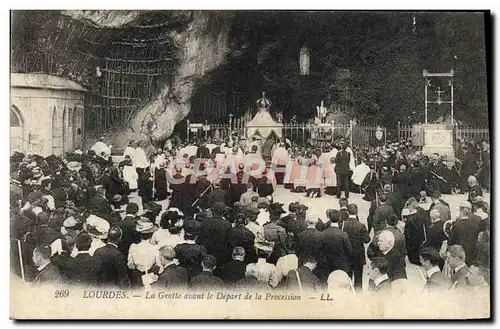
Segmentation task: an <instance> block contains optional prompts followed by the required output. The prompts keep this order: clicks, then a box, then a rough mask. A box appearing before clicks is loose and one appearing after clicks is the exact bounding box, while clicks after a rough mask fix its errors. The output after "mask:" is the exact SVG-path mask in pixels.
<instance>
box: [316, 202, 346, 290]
mask: <svg viewBox="0 0 500 329" xmlns="http://www.w3.org/2000/svg"><path fill="white" fill-rule="evenodd" d="M328 217H329V220H330V222H331V226H330V227H329V228H327V229H326V230H324V231H323V234H324V238H323V239H324V240H323V241H324V244H323V255H324V257H325V264H322V269H321V270H320V271H319V272H320V273H318V274H320V276H321V277H320V279H323V281H326V279H327V278H328V275H329V274H330V273H331V272H333V271H335V270H342V271H344V272H346V273H351V268H352V262H353V257H354V251H353V249H352V245H351V241H350V240H349V236H348V235H347V233H346V232H343V231H342V230H341V229H340V228H339V222H340V212H339V211H329V212H328Z"/></svg>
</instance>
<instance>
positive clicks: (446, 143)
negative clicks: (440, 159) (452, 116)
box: [422, 123, 455, 162]
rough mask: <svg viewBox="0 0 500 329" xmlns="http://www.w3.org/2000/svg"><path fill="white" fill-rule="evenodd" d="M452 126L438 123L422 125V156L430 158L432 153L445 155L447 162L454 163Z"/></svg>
mask: <svg viewBox="0 0 500 329" xmlns="http://www.w3.org/2000/svg"><path fill="white" fill-rule="evenodd" d="M453 128H454V127H453V125H449V124H439V123H425V124H423V125H422V132H423V134H424V146H423V148H422V152H423V154H424V155H427V156H431V155H432V154H434V153H437V154H439V155H444V154H446V156H447V160H448V162H453V161H455V149H454V148H453V141H454V138H453V137H454V135H455V134H454V129H453Z"/></svg>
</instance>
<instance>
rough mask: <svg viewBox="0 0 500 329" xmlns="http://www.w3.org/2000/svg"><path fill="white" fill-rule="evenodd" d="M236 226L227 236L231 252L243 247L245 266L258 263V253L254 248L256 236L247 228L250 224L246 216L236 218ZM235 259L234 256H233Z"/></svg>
mask: <svg viewBox="0 0 500 329" xmlns="http://www.w3.org/2000/svg"><path fill="white" fill-rule="evenodd" d="M234 224H235V226H234V227H233V228H231V229H230V230H229V232H228V234H227V242H228V247H229V249H230V250H233V253H234V249H235V248H237V247H242V248H243V250H244V251H245V255H244V256H245V257H244V258H245V260H244V262H245V264H250V263H255V262H257V253H256V251H255V247H254V241H255V234H253V233H252V232H251V231H250V230H249V229H248V228H247V227H245V226H246V225H247V224H248V222H247V220H246V219H245V217H244V216H242V215H240V216H238V217H237V218H236V221H235V223H234ZM233 259H234V255H233Z"/></svg>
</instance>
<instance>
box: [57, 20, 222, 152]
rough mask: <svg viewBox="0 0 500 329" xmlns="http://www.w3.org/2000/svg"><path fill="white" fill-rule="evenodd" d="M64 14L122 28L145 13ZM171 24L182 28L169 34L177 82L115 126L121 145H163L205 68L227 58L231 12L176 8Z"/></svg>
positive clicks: (187, 107)
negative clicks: (122, 124) (124, 124)
mask: <svg viewBox="0 0 500 329" xmlns="http://www.w3.org/2000/svg"><path fill="white" fill-rule="evenodd" d="M63 14H65V15H68V16H71V17H72V18H74V19H78V20H83V19H84V20H87V21H90V22H92V23H93V24H95V25H97V26H99V27H111V28H119V27H121V26H126V25H127V24H131V23H133V22H134V20H136V19H137V18H139V16H141V15H144V14H147V13H145V12H144V11H142V12H141V11H134V10H129V11H106V10H103V11H98V10H79V11H66V12H63ZM170 17H171V20H172V23H175V22H177V21H179V22H182V27H180V28H179V27H177V28H172V29H171V30H170V31H168V32H167V33H168V34H169V35H170V36H171V38H172V40H173V41H174V43H175V44H176V47H177V48H178V49H179V50H178V51H179V53H178V54H177V56H178V58H179V59H180V60H179V65H178V66H177V71H176V74H175V75H174V78H173V81H172V82H171V83H170V84H168V85H165V86H164V88H163V89H162V90H161V92H160V93H159V95H158V97H157V98H156V99H154V100H153V101H152V102H150V103H148V104H146V105H145V106H144V107H143V108H142V109H140V110H139V111H138V112H137V113H136V114H135V115H134V116H133V118H132V119H131V120H130V124H129V126H127V127H118V128H117V129H116V128H115V129H113V136H112V139H113V145H114V147H115V148H118V149H122V148H123V147H124V146H126V145H127V144H128V142H129V141H130V140H135V141H145V142H148V143H151V144H153V145H155V146H161V145H162V144H163V143H164V142H165V140H166V139H167V138H168V137H169V136H170V135H171V134H172V132H173V130H174V127H175V125H176V124H177V123H178V122H180V121H181V120H182V119H184V118H185V117H186V115H187V114H188V113H189V110H190V107H191V106H190V105H191V104H190V101H191V97H192V94H193V91H194V88H195V85H196V82H197V81H198V80H199V78H201V77H202V76H203V75H204V74H205V73H206V72H208V71H210V70H213V69H214V68H216V67H218V66H219V65H221V64H222V63H223V62H224V59H225V56H226V54H227V53H228V51H229V47H228V37H229V30H230V27H231V19H232V14H231V13H229V12H218V11H172V12H171V15H170Z"/></svg>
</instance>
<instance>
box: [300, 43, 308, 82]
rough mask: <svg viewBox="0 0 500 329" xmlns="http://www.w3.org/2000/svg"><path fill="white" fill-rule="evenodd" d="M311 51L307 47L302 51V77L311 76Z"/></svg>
mask: <svg viewBox="0 0 500 329" xmlns="http://www.w3.org/2000/svg"><path fill="white" fill-rule="evenodd" d="M309 65H310V63H309V49H307V48H306V47H305V46H304V47H302V48H301V49H300V75H309Z"/></svg>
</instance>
